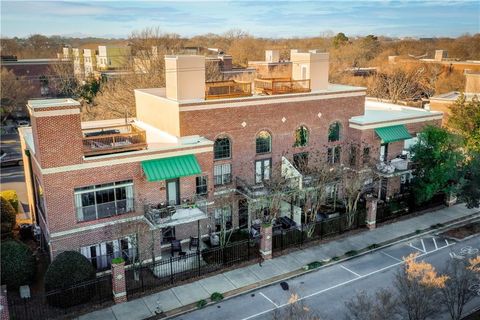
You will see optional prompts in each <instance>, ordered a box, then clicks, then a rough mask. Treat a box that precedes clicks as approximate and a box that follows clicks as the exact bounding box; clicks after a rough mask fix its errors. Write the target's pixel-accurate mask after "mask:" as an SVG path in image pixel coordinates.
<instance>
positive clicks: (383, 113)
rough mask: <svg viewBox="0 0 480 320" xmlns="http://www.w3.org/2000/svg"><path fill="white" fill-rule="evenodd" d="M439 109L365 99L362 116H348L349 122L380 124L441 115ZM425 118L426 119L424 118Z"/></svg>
mask: <svg viewBox="0 0 480 320" xmlns="http://www.w3.org/2000/svg"><path fill="white" fill-rule="evenodd" d="M442 116H443V113H442V112H440V111H429V110H425V109H420V108H413V107H406V106H401V105H398V104H393V103H385V102H380V101H375V100H373V99H371V98H367V99H366V100H365V112H364V114H363V115H362V116H355V117H352V118H350V120H349V122H350V123H352V124H357V125H371V124H381V123H385V122H401V121H407V120H412V119H423V120H424V121H425V120H430V119H428V118H432V119H437V118H438V117H440V118H441V117H442ZM425 118H427V119H425Z"/></svg>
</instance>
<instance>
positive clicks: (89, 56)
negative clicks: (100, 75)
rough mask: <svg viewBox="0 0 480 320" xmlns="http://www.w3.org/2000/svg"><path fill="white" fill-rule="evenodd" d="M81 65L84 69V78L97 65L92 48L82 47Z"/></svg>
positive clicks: (88, 75)
mask: <svg viewBox="0 0 480 320" xmlns="http://www.w3.org/2000/svg"><path fill="white" fill-rule="evenodd" d="M83 67H84V71H85V78H88V77H90V76H92V75H93V73H94V71H95V70H96V67H97V63H96V60H95V51H94V50H92V49H83Z"/></svg>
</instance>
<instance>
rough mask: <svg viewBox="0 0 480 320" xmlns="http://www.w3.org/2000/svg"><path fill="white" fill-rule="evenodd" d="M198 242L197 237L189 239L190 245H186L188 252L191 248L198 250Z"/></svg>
mask: <svg viewBox="0 0 480 320" xmlns="http://www.w3.org/2000/svg"><path fill="white" fill-rule="evenodd" d="M199 246H200V241H199V240H198V237H190V244H189V245H188V250H192V247H194V248H197V249H199Z"/></svg>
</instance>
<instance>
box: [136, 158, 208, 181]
mask: <svg viewBox="0 0 480 320" xmlns="http://www.w3.org/2000/svg"><path fill="white" fill-rule="evenodd" d="M142 168H143V172H145V176H146V177H147V181H161V180H168V179H175V178H181V177H187V176H193V175H197V174H200V173H202V169H201V168H200V165H199V164H198V161H197V158H196V157H195V156H194V155H193V154H187V155H183V156H177V157H170V158H162V159H155V160H146V161H142Z"/></svg>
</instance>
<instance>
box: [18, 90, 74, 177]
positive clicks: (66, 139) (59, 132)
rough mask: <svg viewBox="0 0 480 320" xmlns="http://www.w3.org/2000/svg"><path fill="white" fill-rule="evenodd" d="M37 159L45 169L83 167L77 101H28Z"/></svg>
mask: <svg viewBox="0 0 480 320" xmlns="http://www.w3.org/2000/svg"><path fill="white" fill-rule="evenodd" d="M27 109H28V111H29V113H30V121H31V123H32V135H33V143H34V146H35V157H36V158H37V160H38V161H39V162H40V165H41V167H42V168H44V169H45V168H54V167H61V166H67V165H74V164H79V163H82V161H83V140H82V139H83V135H82V127H81V119H80V103H79V102H78V101H76V100H73V99H42V100H28V104H27Z"/></svg>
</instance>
